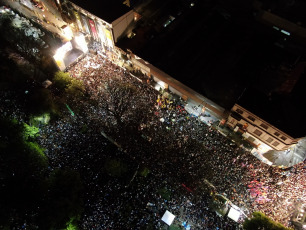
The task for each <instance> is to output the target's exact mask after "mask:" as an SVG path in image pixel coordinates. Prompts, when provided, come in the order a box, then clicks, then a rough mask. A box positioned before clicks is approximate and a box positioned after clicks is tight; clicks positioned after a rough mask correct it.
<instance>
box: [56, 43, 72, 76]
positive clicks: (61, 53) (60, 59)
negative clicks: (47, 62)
mask: <svg viewBox="0 0 306 230" xmlns="http://www.w3.org/2000/svg"><path fill="white" fill-rule="evenodd" d="M70 50H72V45H71V42H67V43H65V44H64V45H63V46H62V47H60V48H58V49H57V50H56V53H55V55H54V56H53V58H54V60H55V62H56V64H57V66H58V67H59V68H60V70H64V69H65V63H64V57H65V55H66V53H67V52H68V51H70Z"/></svg>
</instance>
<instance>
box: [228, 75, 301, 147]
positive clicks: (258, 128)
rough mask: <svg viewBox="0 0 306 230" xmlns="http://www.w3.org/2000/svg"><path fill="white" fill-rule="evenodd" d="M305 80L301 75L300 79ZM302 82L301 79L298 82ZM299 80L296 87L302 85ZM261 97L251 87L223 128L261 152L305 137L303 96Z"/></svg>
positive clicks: (234, 108)
mask: <svg viewBox="0 0 306 230" xmlns="http://www.w3.org/2000/svg"><path fill="white" fill-rule="evenodd" d="M304 77H305V76H304ZM302 80H303V81H304V79H302ZM302 83H303V82H302V81H299V84H302ZM298 86H299V87H295V89H294V90H293V92H292V94H291V95H290V96H289V98H288V96H286V97H284V96H283V95H276V96H275V95H269V96H267V95H265V94H263V93H261V92H260V91H259V90H256V89H254V88H250V89H247V90H246V91H245V93H244V94H243V95H242V96H241V98H240V99H239V100H238V101H237V103H236V104H235V105H234V106H233V107H232V109H231V113H230V115H229V117H228V119H227V123H226V124H227V126H228V127H230V128H231V129H233V130H235V131H236V132H240V133H242V136H243V137H244V138H246V140H247V141H248V142H249V143H250V144H252V145H253V146H254V147H255V148H257V149H259V150H261V152H267V151H268V150H271V149H273V150H286V149H288V148H290V147H291V146H292V145H294V144H297V143H298V141H299V140H300V139H301V138H303V137H305V136H306V129H305V124H304V122H303V117H304V115H305V114H304V112H303V110H301V108H300V106H301V104H299V99H300V100H301V99H302V98H304V97H305V93H304V97H303V95H301V94H300V92H299V93H297V91H300V90H299V89H298V88H301V87H300V85H298Z"/></svg>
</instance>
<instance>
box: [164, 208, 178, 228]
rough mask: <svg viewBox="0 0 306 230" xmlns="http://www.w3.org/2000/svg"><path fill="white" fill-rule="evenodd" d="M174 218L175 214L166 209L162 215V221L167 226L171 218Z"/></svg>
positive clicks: (170, 222) (171, 220)
mask: <svg viewBox="0 0 306 230" xmlns="http://www.w3.org/2000/svg"><path fill="white" fill-rule="evenodd" d="M174 218H175V215H173V214H172V213H171V212H169V211H166V212H165V214H164V215H163V217H162V221H164V222H165V223H166V224H168V225H169V226H170V225H171V224H172V222H173V220H174Z"/></svg>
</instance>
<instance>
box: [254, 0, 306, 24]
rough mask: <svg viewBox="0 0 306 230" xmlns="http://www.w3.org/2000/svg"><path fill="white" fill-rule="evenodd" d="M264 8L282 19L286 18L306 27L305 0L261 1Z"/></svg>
mask: <svg viewBox="0 0 306 230" xmlns="http://www.w3.org/2000/svg"><path fill="white" fill-rule="evenodd" d="M260 2H262V4H263V5H262V8H263V9H264V10H268V11H270V12H271V13H274V14H276V15H278V16H280V17H282V18H285V19H287V20H289V21H291V22H293V23H297V24H300V25H302V26H304V27H306V14H305V9H306V2H305V1H304V0H294V1H287V0H280V1H274V0H266V1H263V0H260Z"/></svg>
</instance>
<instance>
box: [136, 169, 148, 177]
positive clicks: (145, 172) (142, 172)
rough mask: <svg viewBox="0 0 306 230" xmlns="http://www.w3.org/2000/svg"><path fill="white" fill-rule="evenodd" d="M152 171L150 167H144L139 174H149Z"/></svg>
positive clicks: (144, 175)
mask: <svg viewBox="0 0 306 230" xmlns="http://www.w3.org/2000/svg"><path fill="white" fill-rule="evenodd" d="M149 173H150V170H149V169H148V168H146V167H145V168H143V169H142V170H140V172H139V174H140V175H141V176H143V177H146V176H148V174H149Z"/></svg>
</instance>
